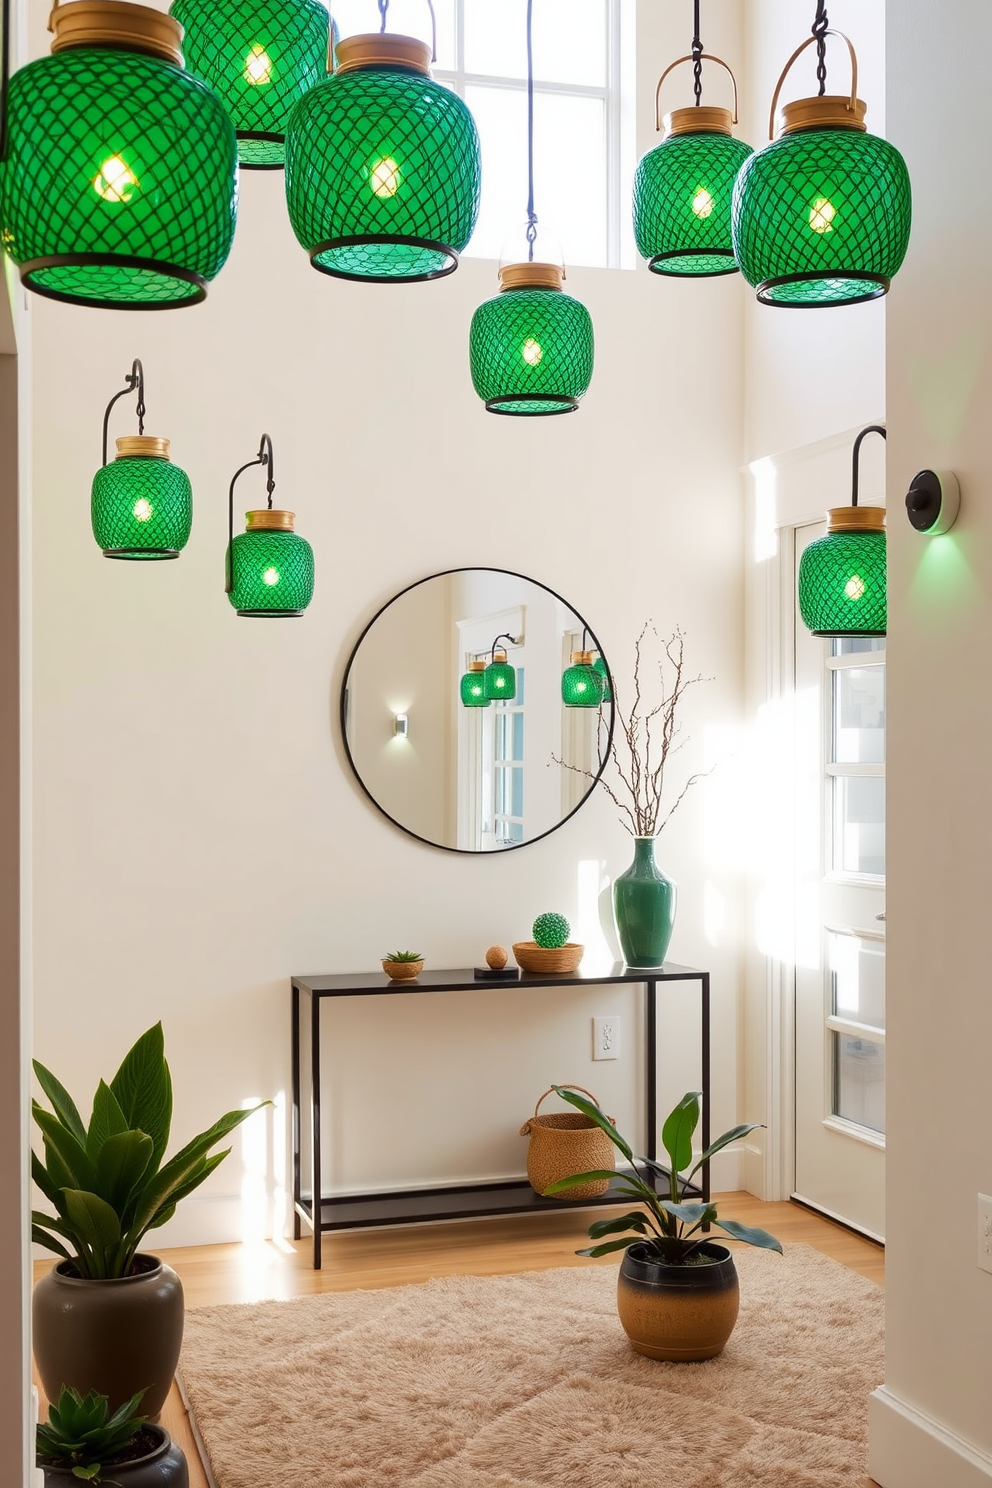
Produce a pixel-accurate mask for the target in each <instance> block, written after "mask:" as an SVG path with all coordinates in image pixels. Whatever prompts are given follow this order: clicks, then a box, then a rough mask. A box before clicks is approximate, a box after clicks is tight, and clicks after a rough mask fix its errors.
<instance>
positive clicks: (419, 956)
mask: <svg viewBox="0 0 992 1488" xmlns="http://www.w3.org/2000/svg"><path fill="white" fill-rule="evenodd" d="M382 959H383V961H423V959H424V953H423V951H389V952H388V954H387V955H385V956H383V958H382Z"/></svg>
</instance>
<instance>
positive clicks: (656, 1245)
mask: <svg viewBox="0 0 992 1488" xmlns="http://www.w3.org/2000/svg"><path fill="white" fill-rule="evenodd" d="M554 1088H555V1090H556V1092H557V1094H558V1095H560V1096H561V1098H562V1100H563V1101H567V1102H568V1103H569V1105H572V1106H575V1107H576V1108H577V1109H578V1110H579V1111H581V1112H582V1113H583V1115H585V1116H588V1117H590V1118H591V1120H593V1121H594V1122H595V1123H596V1125H597V1126H599V1127H601V1128H602V1130H603V1131H604V1132H605V1133H606V1135H607V1136H608V1137H609V1139H610V1141H611V1142H612V1143H613V1145H614V1146H615V1147H617V1148H618V1149H619V1150H620V1152H621V1153H622V1154H623V1156H624V1157H625V1158H626V1159H627V1161H628V1162H629V1163H630V1171H627V1170H625V1169H620V1170H619V1171H618V1172H617V1173H616V1174H614V1173H613V1172H609V1173H607V1172H605V1171H602V1172H600V1171H598V1170H597V1171H596V1172H592V1173H575V1174H573V1175H572V1177H570V1178H561V1179H559V1181H558V1182H557V1183H552V1184H551V1185H550V1187H548V1188H546V1189H545V1190H544V1191H545V1193H546V1194H565V1193H567V1192H568V1191H569V1189H572V1188H577V1187H579V1186H580V1185H583V1184H587V1183H589V1182H591V1181H593V1180H595V1179H603V1178H610V1179H613V1178H615V1179H616V1183H617V1186H618V1188H619V1189H620V1190H621V1191H622V1192H623V1195H624V1198H625V1199H632V1200H633V1201H634V1202H635V1203H637V1204H641V1205H643V1208H640V1209H633V1210H631V1211H630V1213H628V1214H622V1215H620V1216H619V1218H617V1219H600V1220H597V1221H596V1223H595V1224H592V1225H590V1226H589V1237H590V1239H592V1240H595V1241H597V1242H598V1243H597V1244H596V1245H592V1246H590V1247H589V1248H588V1249H586V1250H579V1251H576V1255H587V1256H601V1255H607V1254H609V1252H610V1251H615V1250H622V1251H623V1252H624V1257H623V1262H622V1263H621V1266H620V1275H619V1278H618V1281H617V1310H618V1312H619V1314H620V1322H621V1324H622V1326H623V1330H624V1332H625V1333H626V1334H627V1337H628V1338H629V1339H630V1342H631V1344H632V1346H633V1347H634V1348H635V1349H636V1350H637V1352H638V1353H639V1354H647V1355H648V1357H649V1358H652V1359H675V1360H694V1359H712V1358H713V1357H714V1355H716V1354H718V1353H720V1351H721V1350H722V1349H723V1346H724V1344H725V1343H726V1342H727V1339H728V1338H729V1337H730V1335H731V1333H732V1332H733V1327H734V1323H735V1322H736V1321H737V1308H738V1305H739V1301H740V1291H739V1286H738V1281H737V1270H736V1268H735V1266H734V1258H733V1256H732V1255H731V1253H730V1251H729V1250H728V1249H727V1247H726V1246H725V1245H720V1244H717V1243H716V1242H715V1241H713V1240H710V1239H708V1238H707V1233H706V1231H707V1229H708V1227H709V1226H710V1225H716V1226H717V1227H718V1228H719V1229H721V1230H723V1231H724V1232H725V1234H726V1235H728V1236H729V1237H730V1239H731V1240H742V1241H744V1243H745V1244H746V1245H756V1246H759V1247H760V1248H761V1249H763V1250H777V1251H778V1252H779V1253H781V1250H782V1246H781V1244H780V1243H779V1241H778V1240H776V1239H775V1237H774V1235H769V1234H768V1232H767V1230H759V1229H755V1228H753V1227H751V1226H748V1225H742V1224H737V1223H736V1222H735V1221H734V1220H731V1219H718V1218H717V1212H716V1205H715V1204H713V1203H706V1204H691V1203H690V1204H687V1203H686V1202H685V1192H686V1188H687V1187H688V1184H689V1182H690V1180H691V1179H692V1178H693V1176H694V1174H695V1173H697V1172H698V1171H699V1169H700V1167H701V1166H702V1164H703V1163H704V1162H706V1160H707V1159H708V1158H710V1157H712V1156H713V1155H714V1154H715V1153H717V1152H721V1151H722V1150H723V1148H724V1147H729V1146H730V1144H731V1143H732V1142H738V1141H740V1139H741V1138H742V1137H746V1136H747V1134H748V1132H752V1131H754V1130H755V1129H756V1127H758V1126H760V1124H761V1123H760V1122H751V1123H750V1124H748V1125H745V1126H735V1127H732V1128H731V1130H730V1131H727V1132H724V1134H723V1136H722V1137H717V1139H716V1141H715V1142H711V1143H710V1145H709V1147H707V1149H706V1151H705V1152H704V1153H702V1154H701V1155H700V1157H699V1158H698V1159H697V1160H696V1162H695V1163H693V1161H692V1134H693V1132H694V1131H695V1130H696V1125H697V1123H698V1121H699V1103H700V1100H701V1098H702V1097H701V1096H700V1093H699V1091H698V1090H690V1091H689V1092H688V1093H687V1094H686V1095H684V1096H683V1097H682V1099H681V1100H680V1101H679V1103H678V1105H677V1106H676V1107H675V1110H674V1111H673V1112H672V1113H671V1115H670V1116H669V1117H668V1120H667V1121H666V1122H665V1125H664V1127H663V1128H662V1134H661V1139H662V1142H663V1144H664V1147H665V1151H666V1152H667V1153H668V1156H669V1158H670V1160H671V1168H670V1169H668V1168H664V1167H662V1166H661V1165H660V1164H659V1163H656V1162H654V1161H652V1159H650V1158H647V1157H635V1156H634V1154H633V1152H632V1151H631V1149H630V1145H629V1143H627V1142H626V1141H625V1140H624V1138H623V1137H621V1136H620V1134H619V1132H618V1131H617V1129H616V1127H615V1126H614V1125H613V1123H612V1122H611V1121H610V1118H609V1117H608V1116H607V1115H606V1114H605V1113H604V1112H603V1111H601V1110H600V1109H599V1107H598V1106H597V1105H594V1104H593V1102H592V1101H590V1100H587V1099H586V1098H585V1096H582V1095H577V1094H576V1093H575V1091H574V1090H566V1089H564V1088H562V1087H560V1086H557V1085H556V1086H555V1087H554ZM639 1166H640V1167H642V1168H643V1169H644V1170H645V1173H644V1174H642V1173H641V1172H639V1171H638V1167H639ZM683 1172H684V1173H685V1175H686V1176H685V1177H684V1178H682V1179H680V1178H679V1174H680V1173H683ZM650 1174H659V1175H661V1176H662V1177H663V1178H664V1179H665V1180H666V1181H667V1183H668V1188H669V1196H668V1198H667V1199H663V1198H661V1197H660V1196H659V1195H658V1193H657V1191H656V1189H655V1187H654V1185H653V1184H652V1183H651V1182H650V1181H649V1180H648V1177H647V1176H645V1175H650ZM704 1226H705V1227H706V1228H704Z"/></svg>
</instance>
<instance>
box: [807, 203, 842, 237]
mask: <svg viewBox="0 0 992 1488" xmlns="http://www.w3.org/2000/svg"><path fill="white" fill-rule="evenodd" d="M836 216H837V208H836V207H835V206H834V204H833V202H832V201H828V199H827V198H826V197H825V196H818V197H817V198H816V200H815V201H814V203H813V205H812V206H811V207H810V209H809V225H810V227H811V228H812V229H813V231H814V232H817V233H828V232H833V230H834V229H833V221H834V218H835V217H836Z"/></svg>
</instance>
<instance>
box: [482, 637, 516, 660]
mask: <svg viewBox="0 0 992 1488" xmlns="http://www.w3.org/2000/svg"><path fill="white" fill-rule="evenodd" d="M500 641H509V643H510V645H511V646H515V645H516V644H517V637H516V636H511V635H498V636H497V637H496V639H495V641H493V643H492V645H491V646H490V648H489V660H490V661H492V660H493V659H494V658H495V656H496V647H497V646H498V645H499V643H500Z"/></svg>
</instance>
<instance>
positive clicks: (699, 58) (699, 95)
mask: <svg viewBox="0 0 992 1488" xmlns="http://www.w3.org/2000/svg"><path fill="white" fill-rule="evenodd" d="M692 72H693V83H692V91H693V92H694V93H695V95H696V107H697V108H698V107H699V105H700V104H701V103H702V101H703V43H702V40H701V39H700V35H699V0H693V32H692Z"/></svg>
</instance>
